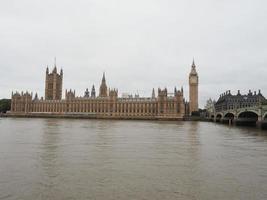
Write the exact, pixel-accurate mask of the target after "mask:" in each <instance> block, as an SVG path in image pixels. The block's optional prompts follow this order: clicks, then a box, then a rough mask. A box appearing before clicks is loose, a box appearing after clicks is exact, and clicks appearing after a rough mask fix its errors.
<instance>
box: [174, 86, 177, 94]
mask: <svg viewBox="0 0 267 200" xmlns="http://www.w3.org/2000/svg"><path fill="white" fill-rule="evenodd" d="M176 93H177V88H176V87H174V95H176Z"/></svg>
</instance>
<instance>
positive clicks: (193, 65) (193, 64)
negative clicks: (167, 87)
mask: <svg viewBox="0 0 267 200" xmlns="http://www.w3.org/2000/svg"><path fill="white" fill-rule="evenodd" d="M192 67H193V68H195V67H196V65H195V59H194V58H193V63H192Z"/></svg>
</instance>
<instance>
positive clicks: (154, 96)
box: [152, 88, 156, 99]
mask: <svg viewBox="0 0 267 200" xmlns="http://www.w3.org/2000/svg"><path fill="white" fill-rule="evenodd" d="M155 98H156V95H155V89H154V88H153V90H152V99H155Z"/></svg>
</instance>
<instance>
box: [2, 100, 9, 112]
mask: <svg viewBox="0 0 267 200" xmlns="http://www.w3.org/2000/svg"><path fill="white" fill-rule="evenodd" d="M10 109H11V100H10V99H1V100H0V113H6V112H7V111H9V110H10Z"/></svg>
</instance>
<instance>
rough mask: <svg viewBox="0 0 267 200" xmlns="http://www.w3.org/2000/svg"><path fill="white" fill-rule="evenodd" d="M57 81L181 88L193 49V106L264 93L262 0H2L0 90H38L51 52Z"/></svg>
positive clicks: (265, 9)
mask: <svg viewBox="0 0 267 200" xmlns="http://www.w3.org/2000/svg"><path fill="white" fill-rule="evenodd" d="M55 56H56V57H57V66H58V67H59V68H60V67H62V68H63V70H64V83H63V88H64V89H66V88H68V89H70V88H72V89H76V91H77V92H76V93H78V95H83V92H84V90H85V88H87V87H88V88H89V89H91V86H92V84H95V85H96V87H97V89H98V87H99V83H100V80H101V76H102V73H103V71H105V72H106V79H107V84H108V86H109V87H115V88H118V89H119V93H120V94H121V93H123V92H128V93H136V92H137V91H138V92H139V94H140V95H145V96H150V95H151V91H152V88H153V87H154V88H157V87H167V88H168V90H170V91H171V92H172V91H173V88H174V86H177V87H178V88H179V87H181V86H184V88H185V92H186V98H187V99H188V74H189V72H190V67H191V63H192V59H193V57H194V58H195V63H196V65H197V71H198V73H199V77H200V86H199V96H200V105H201V106H204V104H205V101H206V100H207V99H208V98H209V97H211V98H215V99H216V98H217V97H218V95H219V94H220V93H222V92H224V91H225V90H228V89H229V90H232V91H233V92H234V93H235V92H236V91H237V90H238V89H240V90H241V91H242V92H247V90H248V89H252V90H258V89H262V92H263V94H265V95H266V96H267V85H266V75H267V1H266V0H195V1H194V0H87V1H85V0H84V1H82V0H23V1H21V0H1V1H0V73H1V78H0V98H4V97H10V95H11V91H12V90H18V91H22V90H24V91H25V90H29V91H33V92H38V93H39V94H40V95H41V96H43V95H44V79H45V68H46V66H47V65H49V66H50V69H52V65H53V63H54V57H55Z"/></svg>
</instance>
